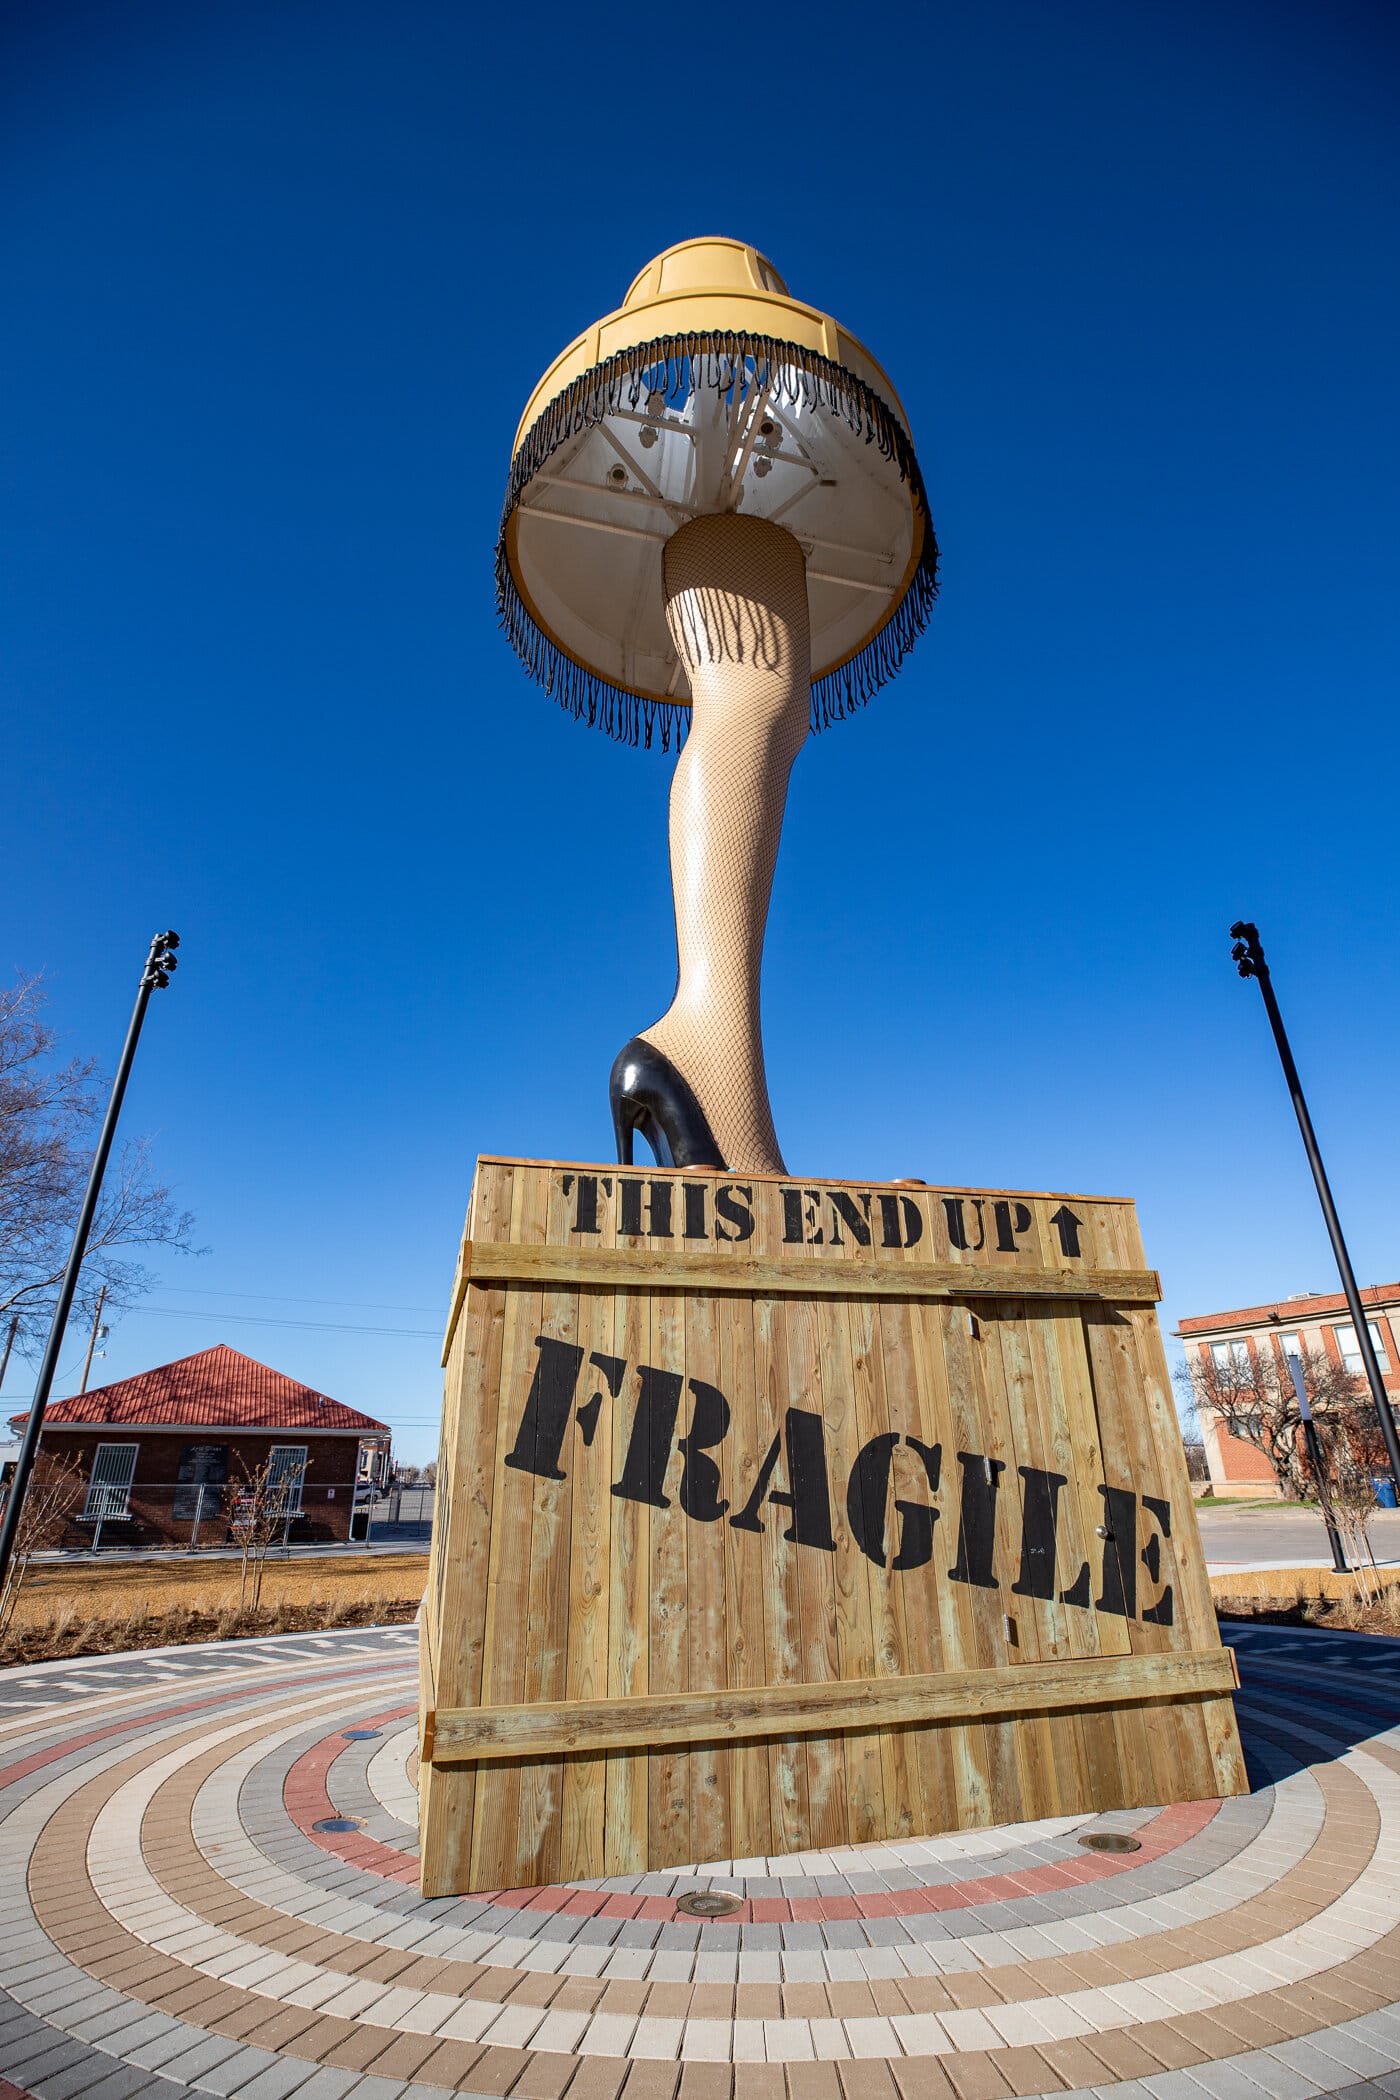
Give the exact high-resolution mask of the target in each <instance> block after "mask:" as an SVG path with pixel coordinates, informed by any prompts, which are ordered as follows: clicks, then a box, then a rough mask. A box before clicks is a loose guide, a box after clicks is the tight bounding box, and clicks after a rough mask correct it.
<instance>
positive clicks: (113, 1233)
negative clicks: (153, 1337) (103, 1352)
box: [0, 976, 194, 1356]
mask: <svg viewBox="0 0 1400 2100" xmlns="http://www.w3.org/2000/svg"><path fill="white" fill-rule="evenodd" d="M44 1005H45V993H44V988H43V984H42V981H41V980H40V979H39V978H37V977H24V976H21V977H19V978H18V979H17V980H16V982H15V983H14V984H12V985H10V986H7V987H5V988H3V989H0V1321H3V1322H5V1323H6V1324H8V1322H9V1321H10V1319H12V1318H14V1317H15V1316H18V1319H19V1327H18V1330H17V1333H16V1338H15V1347H16V1349H17V1350H19V1351H20V1353H21V1354H23V1355H31V1356H32V1355H36V1354H37V1353H38V1352H39V1350H40V1349H41V1348H42V1347H43V1343H44V1338H45V1336H46V1335H47V1333H48V1329H49V1322H50V1320H51V1318H52V1314H53V1307H54V1301H55V1299H56V1297H57V1294H58V1286H59V1284H60V1282H61V1280H62V1277H63V1270H64V1264H65V1263H66V1261H67V1259H68V1250H69V1246H70V1244H71V1241H72V1236H73V1226H74V1222H75V1220H76V1217H77V1213H78V1207H79V1205H80V1203H81V1202H82V1196H83V1190H84V1187H85V1185H86V1182H87V1176H88V1169H89V1166H90V1165H91V1159H92V1146H93V1143H94V1142H95V1136H94V1135H93V1134H91V1133H93V1128H94V1125H95V1122H96V1119H97V1118H98V1117H99V1116H100V1114H101V1110H102V1105H103V1099H104V1088H103V1083H102V1079H101V1075H100V1074H99V1072H98V1070H97V1067H96V1065H95V1064H94V1063H93V1061H92V1060H91V1059H90V1058H89V1059H81V1058H70V1059H69V1060H68V1061H67V1062H66V1063H64V1062H61V1061H60V1059H59V1057H58V1055H57V1045H58V1038H57V1035H56V1032H55V1031H54V1029H53V1028H52V1027H50V1026H49V1024H48V1022H47V1020H46V1019H45V1017H44ZM193 1222H194V1221H193V1219H192V1218H191V1217H190V1215H189V1213H188V1212H182V1211H179V1210H177V1209H176V1207H175V1204H174V1202H173V1200H172V1198H171V1194H170V1191H169V1189H167V1188H165V1187H163V1186H162V1185H161V1183H160V1182H158V1181H157V1180H156V1179H155V1178H154V1176H153V1175H152V1173H151V1168H150V1161H149V1157H148V1150H147V1144H146V1141H145V1140H143V1139H137V1140H135V1141H133V1142H131V1143H129V1144H127V1145H126V1146H125V1147H124V1149H123V1150H122V1152H121V1154H120V1156H119V1158H118V1159H117V1160H116V1161H114V1163H113V1165H112V1167H111V1168H110V1169H109V1171H108V1175H107V1183H106V1187H105V1188H104V1190H103V1194H102V1201H101V1204H100V1205H99V1207H98V1212H97V1217H96V1219H95V1220H94V1222H93V1228H92V1234H91V1237H90V1238H89V1240H88V1250H87V1256H86V1259H85V1260H84V1262H83V1272H82V1278H81V1280H80V1282H79V1285H78V1296H77V1299H76V1301H75V1303H74V1308H73V1311H74V1317H75V1319H76V1320H78V1321H79V1322H81V1321H84V1320H89V1319H91V1318H92V1315H93V1311H94V1308H95V1306H96V1302H97V1294H98V1292H99V1290H105V1292H106V1302H107V1304H108V1305H109V1306H110V1307H112V1308H114V1309H117V1310H119V1309H120V1308H121V1307H122V1306H123V1305H129V1304H130V1303H131V1302H132V1300H133V1299H134V1298H136V1297H139V1296H140V1294H141V1293H142V1292H143V1291H146V1290H149V1289H150V1287H151V1283H152V1281H153V1278H152V1277H151V1276H150V1274H149V1273H148V1271H147V1270H145V1269H144V1268H142V1267H141V1265H140V1263H139V1262H137V1261H135V1260H133V1259H132V1256H133V1254H134V1252H135V1250H137V1249H138V1248H146V1247H181V1248H188V1246H189V1240H190V1231H191V1228H192V1225H193Z"/></svg>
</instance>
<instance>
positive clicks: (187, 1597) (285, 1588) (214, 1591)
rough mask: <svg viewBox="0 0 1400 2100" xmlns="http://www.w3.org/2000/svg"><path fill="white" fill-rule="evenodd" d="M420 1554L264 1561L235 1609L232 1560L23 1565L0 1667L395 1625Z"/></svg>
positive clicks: (418, 1597) (411, 1596)
mask: <svg viewBox="0 0 1400 2100" xmlns="http://www.w3.org/2000/svg"><path fill="white" fill-rule="evenodd" d="M427 1573H428V1562H427V1557H426V1555H425V1554H421V1553H392V1554H389V1553H386V1554H374V1555H371V1554H345V1555H343V1556H338V1557H337V1558H336V1559H334V1560H288V1561H270V1562H269V1563H268V1567H267V1572H266V1575H265V1576H264V1579H263V1595H262V1605H261V1608H260V1609H259V1610H258V1611H256V1612H240V1611H239V1609H238V1563H237V1561H233V1560H220V1561H196V1560H188V1561H181V1560H168V1561H165V1560H157V1561H144V1562H141V1561H113V1562H109V1563H108V1564H107V1565H106V1566H101V1565H94V1564H93V1563H91V1562H88V1563H77V1562H75V1563H71V1564H70V1563H59V1564H51V1563H46V1564H43V1565H41V1566H39V1567H37V1568H32V1569H31V1570H30V1573H29V1576H28V1578H27V1580H26V1582H25V1585H24V1588H23V1590H22V1591H21V1592H20V1596H19V1601H18V1604H17V1606H16V1609H15V1616H14V1619H13V1621H12V1623H11V1625H10V1626H9V1628H8V1630H7V1631H6V1633H5V1635H4V1636H3V1638H0V1667H3V1666H5V1665H9V1664H15V1663H33V1662H53V1661H62V1660H63V1659H65V1658H67V1657H69V1656H77V1655H113V1654H118V1653H121V1652H122V1651H123V1650H126V1649H130V1648H168V1647H175V1646H177V1645H178V1644H180V1643H183V1642H186V1641H226V1640H236V1639H238V1638H240V1637H245V1636H249V1635H254V1634H267V1633H305V1632H319V1631H322V1630H324V1629H327V1628H333V1627H337V1626H390V1625H402V1624H404V1623H405V1622H406V1621H408V1620H410V1619H412V1618H413V1617H414V1615H415V1614H416V1612H417V1610H418V1606H419V1604H420V1602H421V1601H422V1596H423V1585H424V1583H425V1582H426V1580H427Z"/></svg>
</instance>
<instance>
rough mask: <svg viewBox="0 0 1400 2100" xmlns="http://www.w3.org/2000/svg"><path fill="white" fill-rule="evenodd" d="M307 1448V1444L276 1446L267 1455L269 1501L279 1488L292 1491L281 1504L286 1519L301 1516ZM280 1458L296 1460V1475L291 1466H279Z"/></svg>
mask: <svg viewBox="0 0 1400 2100" xmlns="http://www.w3.org/2000/svg"><path fill="white" fill-rule="evenodd" d="M307 1448H308V1447H307V1446H306V1445H305V1444H274V1445H273V1446H272V1449H271V1450H270V1451H269V1452H268V1454H267V1468H268V1470H267V1492H268V1499H269V1500H271V1499H272V1497H273V1496H275V1495H276V1494H277V1492H278V1490H279V1488H282V1487H284V1486H286V1487H288V1488H291V1489H292V1491H291V1492H290V1493H289V1494H288V1496H287V1499H286V1501H285V1502H283V1503H282V1504H281V1513H282V1515H283V1516H284V1517H299V1516H300V1515H301V1493H302V1489H303V1488H304V1487H305V1485H306V1459H307ZM279 1458H281V1459H283V1460H286V1459H288V1458H291V1459H294V1460H295V1474H294V1473H293V1468H292V1466H291V1465H288V1464H285V1463H284V1464H283V1465H281V1466H279V1465H278V1464H277V1460H278V1459H279ZM293 1479H295V1487H294V1488H292V1482H293Z"/></svg>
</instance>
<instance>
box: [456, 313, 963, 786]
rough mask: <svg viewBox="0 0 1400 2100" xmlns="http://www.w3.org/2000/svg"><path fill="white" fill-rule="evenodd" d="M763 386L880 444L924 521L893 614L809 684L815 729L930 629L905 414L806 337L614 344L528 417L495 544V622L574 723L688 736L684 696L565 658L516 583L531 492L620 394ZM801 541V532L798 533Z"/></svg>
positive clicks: (858, 699)
mask: <svg viewBox="0 0 1400 2100" xmlns="http://www.w3.org/2000/svg"><path fill="white" fill-rule="evenodd" d="M756 386H767V388H768V390H769V393H770V394H771V396H772V397H773V399H774V400H776V401H779V402H781V403H782V404H783V405H784V406H786V407H789V408H801V409H803V410H805V411H806V412H808V413H810V412H812V411H813V410H815V409H818V408H825V409H827V410H828V411H830V412H831V413H833V414H836V415H840V416H841V417H843V418H844V420H845V422H846V423H847V425H848V426H849V428H850V429H851V430H852V431H854V432H856V433H857V434H861V433H863V434H864V437H865V442H866V443H867V444H868V445H875V446H878V448H879V451H880V454H881V456H882V457H883V458H885V459H887V460H890V461H892V462H893V464H894V465H895V466H896V467H897V468H898V471H899V476H900V479H901V480H902V481H903V482H905V483H906V484H907V486H908V488H909V490H910V492H911V495H912V497H913V501H914V506H915V509H916V511H917V513H918V517H919V520H920V523H921V524H922V527H923V533H922V540H921V546H920V554H919V561H918V566H917V567H916V569H915V572H914V574H913V576H912V577H911V579H910V581H909V585H908V588H907V589H906V591H905V593H904V596H903V597H902V598H901V599H900V601H899V604H898V605H897V606H896V607H895V608H894V610H893V611H892V613H891V614H890V617H889V618H888V619H887V620H886V622H885V624H884V625H883V626H882V627H881V629H880V630H879V632H878V634H875V635H873V636H872V637H871V639H870V640H869V641H868V642H867V643H866V645H865V647H864V648H863V649H861V650H860V651H859V652H858V654H857V655H855V656H853V657H852V658H851V660H850V662H849V663H844V664H841V665H840V666H839V667H838V668H837V669H836V670H834V671H828V672H827V673H826V674H825V675H824V676H823V677H821V678H818V679H816V680H814V682H813V685H812V728H813V730H814V731H817V730H822V729H826V728H828V727H829V726H830V725H831V724H832V723H833V722H840V721H844V720H845V718H846V717H847V716H848V715H850V714H853V713H854V712H855V711H856V709H857V708H861V707H864V706H865V704H866V702H867V701H868V700H869V699H870V698H871V696H872V694H874V693H876V692H877V691H878V690H879V688H880V687H881V686H882V685H883V684H884V683H885V682H886V680H887V679H889V678H891V677H892V676H893V675H894V673H895V671H896V670H897V669H898V668H899V665H900V663H901V662H902V661H903V659H904V657H905V656H906V655H907V653H908V651H909V650H910V648H911V647H912V646H913V644H914V642H915V640H916V639H917V638H918V636H919V635H920V634H921V633H922V632H923V629H924V627H925V625H926V624H927V622H928V618H929V614H930V613H931V611H932V609H933V602H934V600H935V598H936V597H937V595H938V543H937V540H936V539H935V537H934V531H933V525H932V522H931V520H930V518H929V511H928V499H927V496H926V494H925V491H924V484H923V478H922V476H921V474H920V472H919V466H918V462H917V460H916V459H915V457H914V448H913V445H912V444H911V443H910V440H909V436H908V433H907V432H906V430H905V428H904V425H903V424H902V423H901V422H900V420H899V418H898V417H897V416H896V415H894V414H893V413H892V411H891V410H890V409H889V408H887V407H886V405H885V403H884V402H883V401H882V400H881V399H880V397H879V395H878V394H876V393H874V392H873V391H872V389H871V388H870V387H868V386H867V385H866V384H865V382H864V381H863V380H861V379H859V378H857V377H856V375H855V373H854V372H851V371H848V370H847V368H846V367H845V366H844V365H838V364H836V363H834V362H833V361H832V360H831V359H830V358H825V357H820V356H818V355H817V354H816V353H815V352H814V351H811V350H805V349H803V348H802V347H801V346H800V345H799V344H796V343H785V342H780V341H778V340H777V339H776V338H774V337H772V336H763V335H737V334H735V335H688V336H660V337H657V338H655V339H654V340H653V341H651V342H649V343H638V344H634V345H632V346H631V347H630V348H629V349H627V350H622V351H619V352H618V353H617V354H616V355H615V356H613V357H610V358H608V359H606V360H605V362H604V363H602V364H599V365H595V366H593V368H592V370H591V371H588V372H585V373H582V374H581V375H580V376H579V378H577V379H576V380H574V381H573V382H572V384H571V385H569V386H567V387H566V388H565V389H564V391H563V392H562V393H560V394H558V395H556V396H555V398H554V400H553V401H551V402H550V403H549V405H548V407H547V408H546V409H545V410H544V411H543V413H542V414H541V415H539V416H538V417H537V418H536V419H535V421H534V422H533V423H532V424H531V426H530V428H529V430H528V431H527V432H526V433H525V436H524V438H523V439H522V440H521V442H520V445H519V448H518V449H517V451H516V454H515V457H514V459H513V460H512V461H511V469H510V480H509V483H508V485H507V489H506V500H505V508H504V510H503V512H502V516H501V530H500V537H499V539H498V541H497V546H496V604H497V612H498V618H499V624H500V626H501V627H502V628H503V629H504V631H505V633H506V635H507V636H508V637H509V640H510V643H511V646H512V647H513V649H514V650H515V652H516V655H517V656H518V657H519V658H520V660H521V662H522V663H523V664H524V666H525V669H526V670H527V671H528V672H529V674H530V676H531V677H532V678H533V679H534V680H535V681H536V683H537V684H539V685H541V686H543V688H544V690H545V692H546V693H548V694H549V696H550V698H551V699H553V700H555V701H557V702H558V704H559V705H560V706H561V707H562V708H563V709H564V710H565V711H566V713H568V714H571V715H572V716H573V717H574V719H575V721H578V722H586V723H588V724H589V725H590V726H593V727H598V728H601V729H603V730H604V731H605V732H606V734H607V735H609V736H611V737H615V738H616V739H617V740H618V741H619V742H620V743H626V744H641V745H643V746H644V747H645V749H647V750H648V751H649V750H650V749H651V747H652V744H653V741H655V740H658V739H659V741H660V744H661V748H662V750H663V751H669V750H670V748H671V745H672V743H673V742H674V743H675V745H676V748H677V750H679V749H680V746H681V744H682V743H683V741H684V737H685V730H686V728H687V726H688V725H689V720H690V705H689V702H688V701H661V700H654V699H647V698H644V697H643V696H642V695H640V694H637V693H630V692H628V691H626V690H625V688H623V687H621V686H617V685H613V684H611V683H610V682H609V680H607V679H606V678H602V677H600V676H599V675H598V674H597V673H596V672H593V671H590V670H588V669H586V668H585V667H584V666H583V665H582V664H579V663H576V662H575V661H574V660H573V658H572V657H569V656H566V655H565V654H564V652H563V650H562V649H560V648H559V647H558V645H557V644H556V643H554V642H553V641H551V640H550V638H549V636H548V635H546V634H544V633H542V632H541V630H540V629H539V628H538V627H537V626H536V624H535V622H534V620H533V619H532V618H531V617H530V614H529V613H528V612H527V610H526V608H525V605H524V603H523V601H522V599H521V597H520V594H519V592H518V591H517V589H516V587H515V581H514V578H513V577H512V575H511V573H510V564H509V561H508V559H507V556H506V527H507V524H508V523H509V520H510V517H511V514H512V512H513V511H514V510H515V508H516V506H517V504H518V503H519V501H520V498H521V496H522V495H523V493H524V491H525V490H526V489H527V488H528V487H529V485H530V483H531V481H532V480H533V479H534V477H535V475H536V474H537V473H538V472H539V470H540V468H541V467H542V466H544V464H545V463H546V461H547V460H549V459H550V458H551V457H552V456H553V454H554V453H555V452H557V451H558V449H559V447H560V446H561V445H562V444H564V443H566V442H567V441H568V440H569V439H570V438H572V437H575V436H577V435H578V433H579V432H580V431H583V430H588V429H591V428H593V427H594V426H595V425H597V424H599V423H601V422H602V421H603V419H604V418H605V417H606V416H608V415H610V414H612V413H614V412H615V411H616V410H617V409H619V408H620V407H621V406H622V405H623V402H624V400H625V401H626V404H627V406H628V407H629V408H630V409H633V410H635V409H636V407H637V405H638V403H639V402H640V401H641V400H642V399H643V398H644V397H645V398H646V399H647V400H648V401H650V400H651V398H652V397H653V396H654V395H655V394H657V393H660V394H662V396H663V397H664V399H665V401H666V403H667V404H668V405H670V404H671V403H673V402H676V401H684V400H686V399H688V398H689V396H690V394H691V393H692V392H694V391H696V390H697V389H699V388H700V387H704V388H707V389H708V390H710V391H713V392H717V393H724V394H727V393H730V392H731V391H736V390H737V394H738V396H739V397H740V398H742V397H743V396H744V395H745V394H747V393H749V392H750V391H751V389H752V388H754V387H756ZM798 537H799V538H800V537H801V535H800V534H799V535H798Z"/></svg>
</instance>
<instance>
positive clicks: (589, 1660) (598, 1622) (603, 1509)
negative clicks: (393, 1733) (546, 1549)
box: [560, 1290, 617, 1881]
mask: <svg viewBox="0 0 1400 2100" xmlns="http://www.w3.org/2000/svg"><path fill="white" fill-rule="evenodd" d="M578 1339H579V1342H580V1345H581V1346H582V1348H583V1350H584V1352H585V1357H584V1361H585V1364H587V1367H588V1379H589V1382H588V1384H587V1385H586V1386H585V1387H584V1388H583V1390H584V1391H585V1392H586V1393H588V1394H589V1395H590V1397H591V1396H594V1395H596V1397H597V1399H598V1403H599V1404H598V1409H597V1417H596V1420H595V1422H594V1425H593V1435H592V1439H591V1441H590V1442H589V1443H587V1444H584V1443H583V1442H582V1439H580V1440H579V1442H578V1443H577V1444H576V1446H575V1449H574V1461H573V1462H574V1468H575V1472H574V1495H573V1521H572V1524H571V1526H570V1533H569V1633H568V1697H569V1698H570V1699H571V1700H582V1701H590V1700H595V1699H605V1698H606V1697H607V1691H608V1583H607V1567H608V1534H609V1527H610V1525H611V1523H612V1481H613V1479H614V1477H615V1476H614V1471H613V1452H614V1428H615V1422H616V1417H617V1403H616V1402H615V1401H614V1400H613V1397H612V1394H611V1392H610V1390H609V1386H608V1381H607V1378H606V1377H605V1375H604V1373H603V1372H602V1371H601V1370H599V1369H598V1367H597V1366H596V1365H595V1364H593V1363H591V1362H590V1361H589V1359H590V1358H591V1357H592V1356H593V1355H594V1354H595V1353H596V1354H599V1355H602V1356H605V1357H607V1356H611V1354H612V1345H613V1301H612V1298H611V1297H610V1296H609V1295H608V1294H607V1293H606V1292H603V1291H599V1290H585V1291H583V1292H581V1293H580V1298H579V1325H578ZM606 1777H607V1767H606V1764H605V1763H604V1760H603V1759H602V1758H600V1757H575V1758H570V1759H568V1760H567V1762H566V1763H565V1766H564V1791H563V1807H562V1811H561V1813H562V1818H563V1831H562V1834H561V1852H560V1873H561V1876H562V1878H563V1879H564V1880H565V1881H572V1880H576V1879H579V1878H580V1877H587V1876H588V1875H589V1874H590V1873H591V1871H592V1869H593V1867H594V1866H595V1865H596V1863H597V1861H598V1860H600V1859H601V1858H602V1856H603V1811H604V1803H605V1788H604V1782H605V1780H606Z"/></svg>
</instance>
